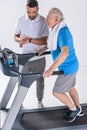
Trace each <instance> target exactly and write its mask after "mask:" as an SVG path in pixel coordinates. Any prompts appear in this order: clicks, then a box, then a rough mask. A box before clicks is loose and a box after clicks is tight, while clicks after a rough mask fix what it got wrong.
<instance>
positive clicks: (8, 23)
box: [0, 0, 87, 108]
mask: <svg viewBox="0 0 87 130" xmlns="http://www.w3.org/2000/svg"><path fill="white" fill-rule="evenodd" d="M38 2H39V7H40V9H39V13H41V14H42V15H44V16H45V17H46V15H47V13H48V11H49V9H50V8H51V7H58V8H60V9H61V10H62V11H63V13H64V17H65V21H66V23H67V25H68V26H69V27H70V30H71V32H72V35H73V38H74V45H75V48H76V53H77V56H78V59H79V63H80V69H79V72H78V75H77V86H76V87H77V89H78V93H79V97H80V101H81V103H87V96H86V95H87V94H86V92H87V86H86V77H87V60H86V59H87V58H86V55H87V52H86V50H87V49H86V48H87V45H86V44H87V36H86V35H87V15H86V12H87V0H38ZM25 4H26V0H8V1H6V0H0V45H1V46H2V48H10V49H12V50H13V51H15V52H19V46H18V44H17V43H16V42H14V40H13V35H14V30H15V22H16V19H17V18H18V17H19V16H20V15H24V14H25V13H26V7H25ZM51 63H52V59H51V57H50V56H47V67H48V66H50V64H51ZM55 78H56V77H54V76H52V77H50V78H46V79H45V95H44V100H43V103H44V105H45V106H46V107H49V106H56V105H63V104H62V103H60V101H58V100H57V99H55V97H53V96H52V93H51V92H52V88H53V84H54V82H55ZM8 80H9V77H6V76H4V75H3V74H2V73H1V72H0V100H1V98H2V95H3V93H4V91H5V88H6V85H7V83H8ZM16 91H17V87H16V89H15V91H14V93H13V95H12V97H11V100H10V102H9V104H8V106H10V105H11V103H12V100H13V98H14V95H15V93H16ZM23 104H24V107H26V108H32V107H35V108H36V107H37V99H36V88H35V83H33V85H32V86H31V88H30V89H29V91H28V94H27V96H26V98H25V100H24V103H23Z"/></svg>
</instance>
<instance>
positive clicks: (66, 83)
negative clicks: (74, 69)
mask: <svg viewBox="0 0 87 130" xmlns="http://www.w3.org/2000/svg"><path fill="white" fill-rule="evenodd" d="M75 83H76V74H73V75H71V74H70V75H59V76H58V77H57V79H56V82H55V85H54V88H53V92H56V93H64V92H69V91H70V88H72V87H74V86H75Z"/></svg>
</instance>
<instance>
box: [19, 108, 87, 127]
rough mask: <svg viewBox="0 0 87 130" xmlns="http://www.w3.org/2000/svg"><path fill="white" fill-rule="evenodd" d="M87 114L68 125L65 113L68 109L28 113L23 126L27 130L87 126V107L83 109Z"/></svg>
mask: <svg viewBox="0 0 87 130" xmlns="http://www.w3.org/2000/svg"><path fill="white" fill-rule="evenodd" d="M83 110H84V112H85V113H86V114H85V115H84V116H83V117H77V118H76V120H75V121H74V122H72V123H67V122H66V121H65V120H64V119H63V116H64V113H65V112H66V111H67V108H63V109H54V110H53V109H52V110H43V111H38V112H37V111H36V112H28V113H25V114H23V116H22V119H21V124H22V126H23V127H24V128H25V129H26V130H42V129H50V128H60V127H68V126H77V125H85V124H87V106H84V107H83Z"/></svg>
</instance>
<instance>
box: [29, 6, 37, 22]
mask: <svg viewBox="0 0 87 130" xmlns="http://www.w3.org/2000/svg"><path fill="white" fill-rule="evenodd" d="M26 9H27V15H28V17H29V19H31V20H33V19H35V18H36V17H37V14H38V8H37V7H29V6H27V7H26Z"/></svg>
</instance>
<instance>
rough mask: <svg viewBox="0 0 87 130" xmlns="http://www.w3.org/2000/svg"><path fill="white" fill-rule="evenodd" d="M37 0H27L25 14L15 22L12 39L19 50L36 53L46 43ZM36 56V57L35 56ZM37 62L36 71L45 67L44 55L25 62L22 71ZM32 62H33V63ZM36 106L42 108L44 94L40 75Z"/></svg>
mask: <svg viewBox="0 0 87 130" xmlns="http://www.w3.org/2000/svg"><path fill="white" fill-rule="evenodd" d="M38 11H39V6H38V2H37V0H27V3H26V12H27V13H26V15H24V16H21V17H19V19H18V20H17V22H16V27H15V35H14V40H15V41H16V42H18V43H19V46H20V48H21V52H22V53H23V54H25V53H36V52H38V51H39V50H40V49H41V48H42V47H43V46H44V45H46V43H47V41H46V40H47V36H48V26H47V23H46V21H45V18H44V17H43V16H41V15H40V14H39V13H38ZM36 58H37V57H36ZM35 62H39V65H38V72H39V71H40V72H43V71H44V69H45V57H41V56H40V57H39V61H38V59H35V58H34V62H33V61H31V62H29V63H27V65H26V67H25V68H24V70H23V72H25V73H27V72H29V71H31V70H33V71H35V67H36V64H35ZM33 63H34V64H33ZM36 83H37V91H36V92H37V98H38V107H39V108H42V107H43V104H42V99H43V96H44V78H43V77H42V76H41V77H40V78H39V79H38V80H37V81H36Z"/></svg>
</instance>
